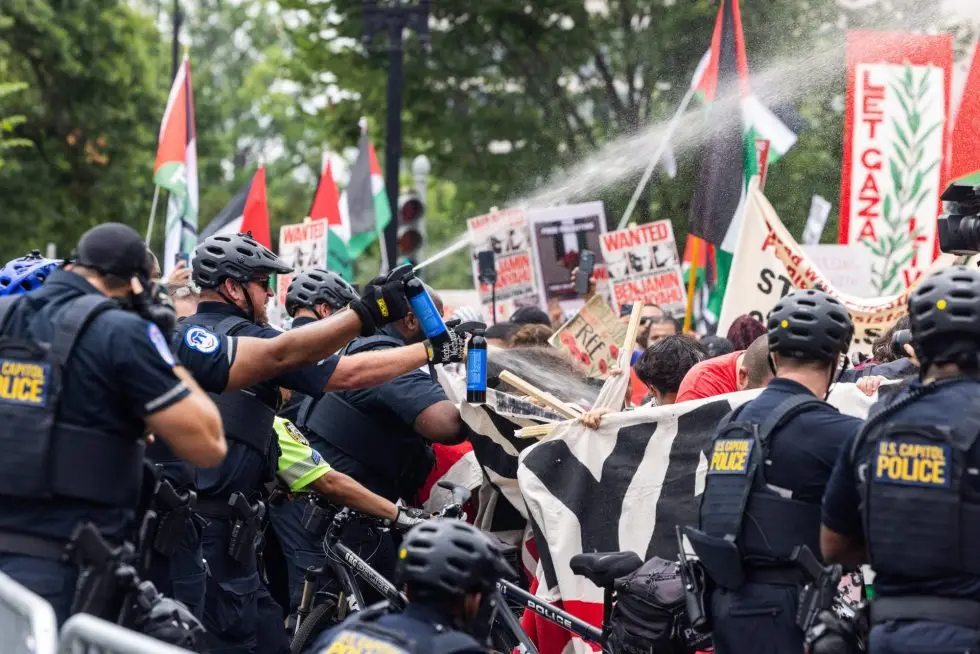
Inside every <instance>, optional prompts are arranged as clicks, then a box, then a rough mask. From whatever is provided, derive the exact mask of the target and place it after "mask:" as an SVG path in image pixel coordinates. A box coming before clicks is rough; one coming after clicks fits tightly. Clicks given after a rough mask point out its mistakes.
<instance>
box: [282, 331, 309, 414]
mask: <svg viewBox="0 0 980 654" xmlns="http://www.w3.org/2000/svg"><path fill="white" fill-rule="evenodd" d="M316 320H317V319H316V318H311V317H309V316H300V317H299V318H294V319H293V327H292V328H293V329H296V328H297V327H302V326H303V325H308V324H310V323H311V322H316ZM306 398H307V396H306V395H304V394H302V393H293V394H292V395H291V396H290V397H289V400H288V401H287V402H286V404H284V405H283V407H282V408H281V409H279V415H280V416H282V417H283V418H285V419H286V420H288V421H290V422H291V423H293V424H294V425H295V424H296V421H297V417H298V415H299V407H300V405H301V404H302V403H303V400H305V399H306Z"/></svg>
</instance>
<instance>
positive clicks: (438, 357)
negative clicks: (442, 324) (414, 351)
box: [424, 328, 466, 364]
mask: <svg viewBox="0 0 980 654" xmlns="http://www.w3.org/2000/svg"><path fill="white" fill-rule="evenodd" d="M424 342H425V350H426V352H427V353H428V355H429V363H431V364H437V363H459V362H460V361H462V360H463V352H464V349H465V345H466V340H465V336H460V335H459V333H458V332H457V331H456V330H455V329H452V328H450V329H447V330H446V339H445V340H444V341H442V342H441V343H433V342H432V341H429V340H428V339H426V340H425V341H424Z"/></svg>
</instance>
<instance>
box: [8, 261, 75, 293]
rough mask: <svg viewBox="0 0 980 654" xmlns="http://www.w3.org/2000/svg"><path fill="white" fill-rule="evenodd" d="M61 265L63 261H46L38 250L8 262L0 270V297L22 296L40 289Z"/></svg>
mask: <svg viewBox="0 0 980 654" xmlns="http://www.w3.org/2000/svg"><path fill="white" fill-rule="evenodd" d="M60 265H61V261H56V260H54V259H46V258H45V257H42V256H41V252H40V251H38V250H34V251H32V252H31V253H30V254H28V255H27V256H26V257H19V258H17V259H14V260H13V261H8V262H7V264H6V265H5V266H4V267H3V268H2V269H0V296H4V295H20V294H21V293H30V292H31V291H33V290H35V289H37V288H40V287H41V284H43V283H44V280H46V279H47V278H48V275H50V274H51V271H53V270H54V269H56V268H57V267H58V266H60Z"/></svg>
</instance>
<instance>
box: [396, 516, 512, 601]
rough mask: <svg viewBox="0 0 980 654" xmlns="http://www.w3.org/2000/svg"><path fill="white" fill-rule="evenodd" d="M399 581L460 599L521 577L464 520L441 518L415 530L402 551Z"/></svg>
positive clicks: (490, 544)
mask: <svg viewBox="0 0 980 654" xmlns="http://www.w3.org/2000/svg"><path fill="white" fill-rule="evenodd" d="M395 578H396V579H397V580H398V581H399V582H400V583H403V584H406V585H408V586H410V587H411V588H412V589H413V590H416V591H418V590H424V591H428V592H429V593H431V594H434V595H436V596H440V597H445V598H454V599H459V598H462V597H463V596H464V595H466V594H468V593H479V592H484V591H489V590H491V589H493V588H495V586H496V584H497V581H498V580H500V579H503V578H507V579H516V578H517V574H516V573H515V572H514V570H513V568H511V567H510V565H509V564H508V563H507V562H506V561H505V560H504V558H503V556H502V555H501V554H500V551H499V550H498V549H497V547H496V546H495V545H494V544H493V543H492V542H491V541H490V539H489V538H488V537H487V536H486V535H485V534H484V533H483V532H481V531H480V530H479V529H477V528H476V527H474V526H473V525H470V524H467V523H465V522H463V521H462V520H453V519H451V518H438V519H434V520H426V521H425V522H423V523H422V524H420V525H416V526H415V527H412V528H411V529H410V530H409V531H408V533H407V534H406V535H405V539H404V540H403V541H402V546H401V549H400V550H399V552H398V566H397V568H396V570H395Z"/></svg>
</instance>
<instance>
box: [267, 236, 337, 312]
mask: <svg viewBox="0 0 980 654" xmlns="http://www.w3.org/2000/svg"><path fill="white" fill-rule="evenodd" d="M329 229H330V227H329V225H328V224H327V221H325V220H312V221H311V220H307V221H306V222H302V223H298V224H294V225H283V226H282V227H280V228H279V258H280V259H282V260H283V261H285V262H286V263H287V264H288V265H290V266H292V267H293V272H292V273H289V274H285V275H279V276H278V278H277V279H276V296H277V299H278V301H279V306H283V307H284V306H286V290H287V289H288V288H289V283H290V282H291V281H292V279H293V275H295V274H296V273H299V272H302V271H304V270H307V269H308V268H326V267H327V231H328V230H329Z"/></svg>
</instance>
